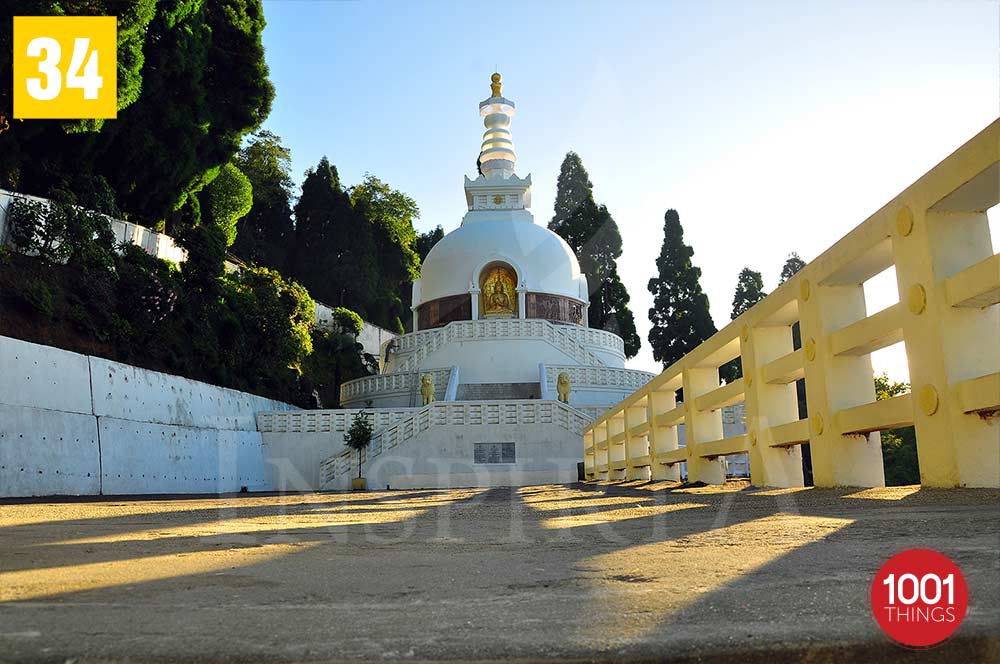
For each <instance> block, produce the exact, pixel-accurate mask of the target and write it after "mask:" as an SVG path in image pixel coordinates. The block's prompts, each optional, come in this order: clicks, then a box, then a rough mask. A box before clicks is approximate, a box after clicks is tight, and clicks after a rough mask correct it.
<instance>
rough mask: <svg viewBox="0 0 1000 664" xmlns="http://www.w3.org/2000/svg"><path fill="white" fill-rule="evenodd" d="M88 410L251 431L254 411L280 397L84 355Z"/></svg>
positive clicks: (273, 406)
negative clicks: (90, 392) (90, 405)
mask: <svg viewBox="0 0 1000 664" xmlns="http://www.w3.org/2000/svg"><path fill="white" fill-rule="evenodd" d="M90 374H91V381H92V389H93V394H94V414H95V415H98V416H100V417H113V418H118V419H124V420H134V421H137V422H154V423H158V424H171V425H176V426H185V427H206V428H213V429H231V430H237V431H256V429H257V423H256V413H258V412H259V411H262V410H291V409H292V407H291V406H289V405H288V404H286V403H283V402H280V401H273V400H271V399H265V398H264V397H259V396H256V395H253V394H247V393H246V392H238V391H237V390H230V389H226V388H223V387H216V386H214V385H208V384H206V383H201V382H199V381H196V380H191V379H188V378H181V377H180V376H173V375H171V374H165V373H160V372H158V371H149V370H146V369H140V368H138V367H133V366H131V365H128V364H121V363H120V362H112V361H110V360H105V359H101V358H97V357H91V358H90Z"/></svg>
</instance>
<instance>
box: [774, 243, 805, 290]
mask: <svg viewBox="0 0 1000 664" xmlns="http://www.w3.org/2000/svg"><path fill="white" fill-rule="evenodd" d="M805 266H806V262H805V261H804V260H802V259H801V258H799V255H798V254H797V253H795V252H794V251H793V252H792V253H790V254H788V259H787V260H785V264H784V265H782V266H781V279H780V280H779V281H778V285H779V286H780V285H781V284H783V283H785V282H786V281H788V280H789V279H791V278H792V277H794V276H795V273H796V272H798V271H799V270H801V269H802V268H804V267H805Z"/></svg>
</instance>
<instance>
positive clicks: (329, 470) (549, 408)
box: [320, 399, 591, 489]
mask: <svg viewBox="0 0 1000 664" xmlns="http://www.w3.org/2000/svg"><path fill="white" fill-rule="evenodd" d="M590 422H591V418H590V417H588V416H587V415H586V414H585V413H582V412H581V411H579V410H577V409H576V408H573V407H571V406H568V405H566V404H564V403H562V402H561V401H542V400H539V399H532V400H518V401H510V400H503V401H492V402H491V401H485V402H484V401H438V402H434V403H431V404H428V405H426V406H424V407H422V408H420V409H419V410H416V411H412V412H410V413H408V414H407V415H406V416H405V417H403V418H401V419H400V420H398V421H397V422H395V423H394V424H390V425H389V426H387V427H385V428H383V429H380V430H378V431H376V432H375V435H374V436H373V437H372V442H371V445H370V446H369V447H368V451H367V458H366V462H367V461H371V460H372V459H374V458H375V457H377V456H379V455H380V454H382V453H384V452H386V451H388V450H390V449H393V448H395V447H398V446H399V445H403V444H405V443H407V442H409V441H411V440H413V439H414V438H416V437H417V436H418V435H420V434H422V433H423V432H425V431H428V430H429V429H432V428H434V427H436V426H444V425H472V426H476V425H489V424H509V425H528V424H553V425H556V426H558V427H560V428H562V429H564V430H566V431H569V432H571V433H574V434H579V435H580V436H582V435H583V430H584V428H585V427H587V425H589V424H590ZM352 454H353V451H352V450H350V449H348V448H345V449H344V450H342V451H340V452H338V453H337V454H334V455H332V456H330V457H327V458H326V459H325V460H324V461H323V463H322V464H321V465H320V487H321V488H323V489H327V488H328V485H329V484H330V483H331V482H333V481H334V480H335V479H336V478H337V477H341V476H342V475H343V474H344V473H351V472H352V470H353V469H352V466H351V455H352Z"/></svg>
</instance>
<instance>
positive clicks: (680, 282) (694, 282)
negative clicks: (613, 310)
mask: <svg viewBox="0 0 1000 664" xmlns="http://www.w3.org/2000/svg"><path fill="white" fill-rule="evenodd" d="M692 256H694V249H692V248H691V247H690V246H688V245H686V244H684V229H683V228H682V227H681V220H680V215H678V214H677V211H676V210H673V209H670V210H667V212H666V214H665V215H664V216H663V246H662V248H661V249H660V255H659V257H658V258H657V259H656V268H657V271H658V276H656V277H654V278H652V279H650V280H649V292H651V293H652V294H653V307H652V308H651V309H650V310H649V321H650V323H652V328H651V329H650V331H649V344H650V346H652V348H653V357H654V358H655V359H656V360H658V361H660V362H662V363H663V366H664V367H668V366H670V365H671V364H673V363H674V362H676V361H677V360H679V359H681V358H682V357H684V355H686V354H687V353H688V352H690V351H692V350H694V349H695V348H696V347H697V346H698V344H700V343H701V342H703V341H705V340H706V339H708V338H709V337H710V336H712V335H713V334H715V332H716V329H715V323H713V322H712V316H711V315H710V314H709V311H708V296H706V295H705V293H704V292H703V291H702V290H701V283H700V279H701V270H700V269H699V268H697V267H695V265H694V264H693V263H692V262H691V258H692Z"/></svg>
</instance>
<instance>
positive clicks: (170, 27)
mask: <svg viewBox="0 0 1000 664" xmlns="http://www.w3.org/2000/svg"><path fill="white" fill-rule="evenodd" d="M4 4H7V3H6V2H5V3H4ZM14 5H15V6H13V7H2V8H0V15H2V16H11V15H14V14H17V15H59V14H78V15H97V14H111V15H117V16H118V17H119V31H118V35H119V39H118V86H119V96H118V105H119V112H118V118H117V119H116V120H115V121H114V122H95V121H83V122H80V121H74V122H64V121H58V120H35V121H25V122H12V123H11V124H10V128H9V130H8V131H6V132H4V133H3V134H0V146H2V147H0V187H3V188H7V189H15V190H18V191H22V192H25V193H32V194H38V195H43V196H52V195H54V193H55V190H57V189H61V190H64V191H67V192H69V193H71V194H72V195H73V196H75V198H76V202H78V203H79V204H80V205H83V206H85V207H89V208H93V209H101V208H100V206H99V205H97V204H96V202H95V200H94V199H97V198H100V197H101V196H102V195H104V194H106V193H108V192H111V193H112V194H113V200H115V201H116V203H117V206H118V207H119V208H120V209H121V210H122V212H123V213H124V214H125V216H127V217H128V218H129V219H130V220H132V221H137V222H140V223H144V224H145V225H149V226H156V225H157V224H158V223H159V222H160V221H161V220H162V219H164V217H165V216H169V215H170V213H171V212H172V211H175V210H178V209H179V208H181V206H183V205H185V204H186V203H187V199H188V198H189V196H190V195H191V194H193V193H194V192H197V191H199V190H200V189H201V188H202V187H204V186H205V185H206V184H208V183H209V182H211V181H212V180H213V179H214V178H215V177H216V175H217V174H218V172H219V169H220V168H221V167H222V165H223V164H225V163H227V162H228V161H229V160H230V159H231V158H232V156H233V155H234V154H235V153H236V151H237V149H238V148H239V144H240V140H241V137H242V136H243V134H245V133H246V132H247V131H249V130H251V129H253V128H255V127H257V126H258V125H259V124H260V123H261V122H262V121H263V120H264V118H265V117H266V116H267V114H268V112H269V111H270V107H271V101H272V99H273V97H274V89H273V87H272V86H271V83H270V81H269V80H268V69H267V65H266V64H265V62H264V48H263V45H262V44H261V31H262V30H263V28H264V16H263V10H262V7H261V3H260V0H212V1H211V2H209V1H207V0H167V1H164V2H160V3H156V2H152V0H124V1H119V0H116V1H115V2H110V1H108V0H105V1H103V2H101V1H99V0H98V1H92V0H86V1H84V0H78V1H75V0H68V1H64V0H60V1H59V2H55V1H53V0H34V1H31V0H29V1H28V2H24V1H20V0H19V2H17V3H14ZM11 51H12V49H11V22H10V21H9V20H8V21H6V22H0V71H10V55H11ZM11 106H12V99H11V96H10V93H9V88H8V87H7V86H0V116H7V117H10V115H11V110H12V108H11ZM192 217H196V215H195V214H194V213H193V212H192V211H191V210H188V211H186V213H185V215H183V216H181V217H180V220H184V219H187V218H192ZM172 230H173V229H172Z"/></svg>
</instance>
